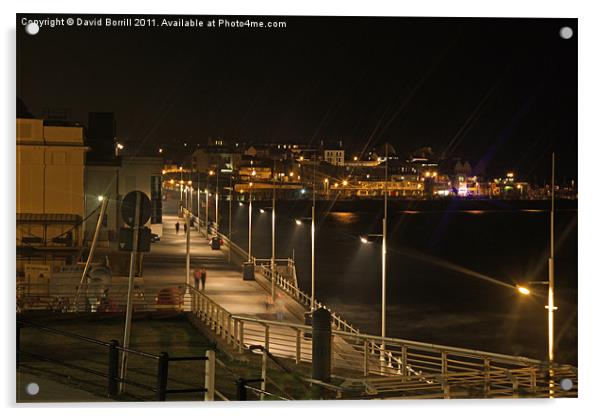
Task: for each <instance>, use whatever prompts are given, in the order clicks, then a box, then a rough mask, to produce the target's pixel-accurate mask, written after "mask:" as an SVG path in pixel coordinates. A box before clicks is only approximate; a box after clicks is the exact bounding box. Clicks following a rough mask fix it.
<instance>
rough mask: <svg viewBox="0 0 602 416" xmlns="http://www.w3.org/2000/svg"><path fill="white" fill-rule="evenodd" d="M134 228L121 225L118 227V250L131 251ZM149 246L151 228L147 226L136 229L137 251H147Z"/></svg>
mask: <svg viewBox="0 0 602 416" xmlns="http://www.w3.org/2000/svg"><path fill="white" fill-rule="evenodd" d="M133 247H134V229H133V228H129V227H121V228H120V229H119V251H133ZM150 248H151V230H150V228H148V227H142V228H140V229H138V249H137V250H136V251H138V252H149V251H150Z"/></svg>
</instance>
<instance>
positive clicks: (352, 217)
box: [328, 212, 360, 225]
mask: <svg viewBox="0 0 602 416" xmlns="http://www.w3.org/2000/svg"><path fill="white" fill-rule="evenodd" d="M328 215H329V217H331V218H332V219H333V220H334V221H335V222H338V223H341V224H346V225H352V224H357V223H358V222H359V218H360V216H359V214H357V213H356V212H330V213H329V214H328Z"/></svg>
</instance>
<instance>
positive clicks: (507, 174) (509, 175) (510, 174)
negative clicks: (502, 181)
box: [506, 172, 514, 178]
mask: <svg viewBox="0 0 602 416" xmlns="http://www.w3.org/2000/svg"><path fill="white" fill-rule="evenodd" d="M506 177H508V178H514V173H513V172H508V173H506Z"/></svg>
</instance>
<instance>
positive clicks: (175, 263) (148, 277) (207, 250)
mask: <svg viewBox="0 0 602 416" xmlns="http://www.w3.org/2000/svg"><path fill="white" fill-rule="evenodd" d="M176 222H180V232H179V233H176V230H175V224H176ZM183 223H184V221H183V219H182V218H179V217H177V216H176V215H164V216H163V237H162V238H161V241H159V242H157V243H153V245H152V248H151V252H150V253H149V254H147V255H145V258H144V271H143V276H144V280H145V282H146V283H148V284H156V283H174V284H183V283H185V282H186V234H185V233H184V232H183ZM227 255H228V254H227V249H223V250H212V249H211V247H210V245H209V242H208V240H207V238H206V237H205V235H204V233H203V232H201V233H199V232H198V231H197V230H196V229H194V228H193V229H192V230H191V233H190V256H191V261H190V263H191V268H190V270H191V276H190V284H191V285H194V279H193V277H192V272H193V271H194V269H195V268H201V267H204V268H206V270H207V283H206V287H205V294H206V295H207V296H209V297H210V298H211V299H212V300H214V301H215V302H217V303H218V304H220V305H221V306H222V307H223V308H224V309H226V310H227V311H229V312H230V313H231V314H233V315H245V316H253V317H257V318H261V319H277V318H278V317H279V316H278V312H279V311H280V312H282V316H281V320H283V321H286V322H300V320H299V319H298V318H296V317H295V316H294V315H293V314H291V313H290V312H289V310H291V309H292V308H293V307H294V306H296V305H294V304H295V301H294V300H292V299H290V298H288V297H286V296H282V298H281V300H280V301H279V303H280V304H282V307H280V308H279V309H277V308H276V307H270V308H269V309H268V308H266V303H267V301H268V293H267V292H266V291H265V290H264V289H263V288H262V287H261V286H260V285H259V284H258V283H257V282H254V281H246V280H243V279H242V270H241V269H240V268H238V267H236V266H234V265H231V264H229V263H228V258H227ZM297 307H298V306H297Z"/></svg>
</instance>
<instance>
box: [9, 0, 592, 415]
mask: <svg viewBox="0 0 602 416" xmlns="http://www.w3.org/2000/svg"><path fill="white" fill-rule="evenodd" d="M596 3H598V2H596V1H578V0H577V1H576V0H572V1H566V0H564V1H559V0H547V1H531V0H505V1H495V2H494V1H483V0H481V1H476V0H439V1H435V0H431V1H426V0H414V1H411V2H409V1H406V2H396V3H393V2H385V1H379V0H369V1H365V0H364V1H351V0H347V1H342V0H340V1H325V0H321V1H320V0H306V1H302V2H297V3H292V2H290V3H288V2H287V3H285V2H282V1H263V0H253V1H243V0H239V1H227V2H226V1H203V2H200V1H179V2H168V1H167V2H166V1H164V2H156V1H155V2H152V3H151V2H150V1H145V2H140V4H135V3H134V4H130V3H126V2H124V1H123V0H121V1H120V0H99V1H97V2H82V1H81V0H79V1H77V0H70V1H59V0H53V1H52V2H49V1H44V0H28V1H12V0H11V1H10V2H6V1H4V2H2V4H1V5H0V7H1V9H2V13H1V14H0V19H1V20H2V29H3V35H4V36H3V42H2V51H3V53H2V59H1V61H2V62H3V63H4V64H3V65H2V66H1V69H0V71H1V72H2V77H1V80H2V83H3V88H2V91H5V96H4V97H3V99H2V100H1V101H0V102H1V103H2V111H1V112H0V116H1V117H2V126H5V128H4V134H3V138H2V156H3V158H4V160H3V162H4V163H2V164H1V166H2V168H3V170H4V172H3V173H4V175H3V176H2V178H3V179H4V181H3V182H4V193H5V195H8V196H9V198H3V202H4V203H3V204H0V218H2V221H3V224H2V225H3V226H2V227H1V228H0V229H2V230H3V231H4V233H3V237H4V238H2V244H3V247H2V250H0V252H1V253H2V257H3V259H2V260H3V262H2V263H3V264H4V265H5V267H4V272H5V273H4V276H3V281H4V286H3V292H2V294H3V299H4V302H3V303H2V305H3V307H2V313H3V322H4V323H5V325H4V328H7V331H9V333H8V334H6V335H5V337H4V339H5V340H6V341H5V342H3V343H2V344H1V345H2V355H1V357H2V359H3V360H4V361H5V364H6V365H3V366H2V368H3V369H6V370H5V371H3V376H2V378H1V381H2V385H1V387H0V394H2V399H3V400H2V404H4V406H9V407H10V406H11V403H13V402H14V380H13V379H12V377H13V375H14V372H12V373H11V371H10V369H12V368H14V367H13V365H14V360H13V355H12V354H13V353H14V347H13V346H12V345H14V343H13V341H14V332H12V329H11V328H14V313H13V309H12V305H13V302H14V292H13V289H12V288H14V286H10V283H9V282H12V281H13V280H12V276H13V271H14V243H13V241H14V240H13V236H14V206H15V205H14V186H15V185H14V172H15V161H14V149H15V148H14V141H13V138H14V137H15V132H14V125H15V124H14V105H15V46H14V42H15V36H14V30H15V13H17V12H23V13H25V12H54V13H139V14H144V13H146V14H150V13H156V14H159V13H169V14H256V15H259V14H271V15H276V14H282V15H338V16H352V15H363V16H386V15H390V16H472V17H571V18H579V29H578V39H579V182H578V185H579V189H580V195H579V199H580V200H579V329H580V333H579V395H580V398H579V399H577V400H556V401H554V402H553V403H552V402H550V401H545V400H544V401H540V400H506V401H499V400H496V401H485V400H473V401H451V402H450V401H422V402H373V401H371V402H345V403H340V402H330V403H325V402H318V403H316V402H301V403H294V404H293V405H285V406H283V405H274V404H270V405H266V404H251V405H247V406H244V407H243V406H241V405H237V406H236V407H232V406H224V405H221V406H216V405H212V406H209V407H204V406H202V405H195V408H194V409H192V408H186V406H187V405H182V404H180V405H172V404H169V405H168V407H170V408H171V407H173V408H174V409H173V410H171V412H174V411H175V412H177V413H178V414H179V413H181V412H186V413H188V412H190V413H192V412H194V413H195V414H199V412H204V411H208V412H212V413H213V412H215V413H219V414H240V412H241V410H242V409H249V411H250V412H252V413H261V414H262V415H266V414H276V413H277V412H278V413H280V414H281V413H282V411H283V410H284V411H285V412H286V413H287V414H289V413H290V414H303V415H306V414H307V412H311V413H315V412H319V413H334V412H337V413H340V412H341V411H344V412H345V413H347V412H353V413H354V414H365V413H373V412H375V411H376V412H379V413H389V412H391V413H393V412H394V413H399V412H404V413H406V412H408V413H409V412H412V413H417V412H420V413H423V412H424V413H426V414H431V413H434V412H437V413H441V414H446V415H447V414H452V415H454V414H461V415H470V414H479V415H482V414H483V413H487V414H488V415H489V414H491V415H497V414H500V415H507V414H508V413H523V412H525V411H529V412H534V413H543V412H545V413H546V414H548V415H552V414H561V415H567V414H581V413H583V414H589V413H593V411H592V410H593V409H594V408H595V407H598V408H600V403H599V402H597V398H598V396H600V392H599V389H600V388H601V387H602V383H600V375H601V374H602V372H600V371H599V370H600V367H601V365H600V362H601V361H602V360H600V359H599V357H600V350H601V347H602V342H601V338H600V327H601V325H600V313H599V309H598V308H596V306H597V305H596V303H599V301H598V300H597V298H599V296H596V294H598V293H602V287H601V285H600V280H601V279H602V271H600V268H599V267H595V264H594V263H596V260H597V259H598V258H599V257H600V256H601V253H599V251H600V250H599V247H600V246H601V245H602V244H600V242H599V240H600V234H599V233H600V230H601V227H600V224H601V223H602V220H601V218H600V215H599V214H597V213H596V211H597V209H596V208H598V207H597V206H596V203H598V202H599V201H600V200H601V198H600V197H598V194H599V193H600V180H599V176H600V174H599V173H598V172H599V170H600V156H601V155H602V152H601V150H602V148H601V145H600V141H602V134H601V129H600V124H601V119H602V117H601V115H602V105H601V101H602V90H601V83H600V78H601V77H602V65H601V58H600V56H601V54H600V52H599V50H600V49H599V48H600V40H602V36H601V27H602V20H601V18H602V15H601V13H600V10H599V9H598V7H596ZM11 192H12V193H13V194H12V196H11ZM8 201H10V203H9V202H8ZM9 264H10V265H11V267H8V266H7V265H9ZM4 315H5V316H4ZM76 406H78V407H82V406H81V405H73V406H69V407H64V406H61V407H54V408H51V409H49V410H42V409H41V408H38V407H34V408H27V409H25V410H24V411H26V412H27V413H30V412H31V413H34V412H35V413H38V414H39V413H40V412H44V413H46V412H51V413H60V414H75V413H77V414H80V415H81V414H82V411H83V412H85V414H86V415H89V414H105V415H106V413H107V411H116V412H119V410H118V409H106V408H102V407H98V406H92V405H90V406H86V409H85V410H83V409H81V408H77V407H76ZM111 407H113V406H111ZM128 407H132V406H128ZM140 407H143V408H144V409H143V411H144V412H145V413H148V414H161V415H164V413H165V411H166V410H167V409H165V407H163V406H158V405H156V404H153V405H146V406H140ZM14 410H15V409H14V408H13V409H9V412H11V413H12V411H14Z"/></svg>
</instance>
